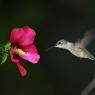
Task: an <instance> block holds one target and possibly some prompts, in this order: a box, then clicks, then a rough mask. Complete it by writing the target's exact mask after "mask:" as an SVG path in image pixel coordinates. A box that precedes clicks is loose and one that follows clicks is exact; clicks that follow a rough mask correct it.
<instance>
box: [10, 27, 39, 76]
mask: <svg viewBox="0 0 95 95" xmlns="http://www.w3.org/2000/svg"><path fill="white" fill-rule="evenodd" d="M35 36H36V33H35V31H34V30H33V29H32V28H30V27H29V26H24V27H23V28H14V29H12V31H11V35H10V42H11V49H10V56H11V60H12V62H15V63H16V64H17V67H18V69H19V71H20V73H21V76H25V75H26V74H27V70H26V69H25V68H24V66H23V63H22V62H21V59H25V60H28V61H29V62H32V63H33V64H37V63H38V61H39V59H40V55H39V54H38V51H37V48H36V46H35V45H34V44H33V42H34V39H35Z"/></svg>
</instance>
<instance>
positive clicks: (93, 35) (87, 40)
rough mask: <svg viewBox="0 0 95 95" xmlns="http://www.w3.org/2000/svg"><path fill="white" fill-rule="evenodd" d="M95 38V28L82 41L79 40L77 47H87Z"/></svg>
mask: <svg viewBox="0 0 95 95" xmlns="http://www.w3.org/2000/svg"><path fill="white" fill-rule="evenodd" d="M94 38H95V27H94V28H93V29H91V30H90V31H88V32H86V33H85V34H84V36H83V38H82V39H79V40H78V41H77V42H76V43H75V45H76V46H78V47H83V48H84V47H86V46H87V45H89V43H90V42H91V41H92V40H93V39H94Z"/></svg>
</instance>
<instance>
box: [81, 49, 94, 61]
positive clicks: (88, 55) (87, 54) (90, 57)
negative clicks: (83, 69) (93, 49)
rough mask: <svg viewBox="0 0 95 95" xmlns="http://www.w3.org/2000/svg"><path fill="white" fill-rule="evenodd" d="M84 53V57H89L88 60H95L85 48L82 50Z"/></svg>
mask: <svg viewBox="0 0 95 95" xmlns="http://www.w3.org/2000/svg"><path fill="white" fill-rule="evenodd" d="M83 51H84V52H85V53H86V56H85V57H86V58H89V59H90V60H95V57H94V56H93V55H92V54H91V53H90V52H89V51H88V50H86V49H84V50H83Z"/></svg>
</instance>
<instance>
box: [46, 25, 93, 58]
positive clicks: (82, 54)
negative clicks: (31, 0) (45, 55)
mask: <svg viewBox="0 0 95 95" xmlns="http://www.w3.org/2000/svg"><path fill="white" fill-rule="evenodd" d="M94 38H95V27H94V28H93V29H91V30H90V31H88V32H86V33H85V34H84V36H83V38H82V39H78V40H77V41H76V42H75V43H72V42H69V41H66V40H64V39H62V40H59V41H58V42H57V43H56V44H55V45H54V46H52V47H50V48H48V49H47V50H49V49H51V48H62V49H66V50H68V51H70V52H71V53H72V54H73V55H75V56H76V57H79V58H88V59H90V60H95V57H94V56H93V55H92V54H91V53H90V52H89V51H88V50H87V49H86V46H87V45H88V44H89V43H90V42H91V41H92V40H93V39H94Z"/></svg>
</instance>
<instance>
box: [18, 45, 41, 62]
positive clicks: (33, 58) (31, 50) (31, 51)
mask: <svg viewBox="0 0 95 95" xmlns="http://www.w3.org/2000/svg"><path fill="white" fill-rule="evenodd" d="M23 51H24V52H25V53H26V55H20V57H21V58H23V59H25V60H28V61H30V62H32V63H33V64H37V63H38V61H39V59H40V55H39V54H38V51H37V48H36V46H35V45H30V46H27V47H26V48H24V49H23Z"/></svg>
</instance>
